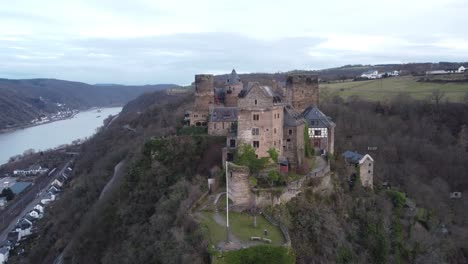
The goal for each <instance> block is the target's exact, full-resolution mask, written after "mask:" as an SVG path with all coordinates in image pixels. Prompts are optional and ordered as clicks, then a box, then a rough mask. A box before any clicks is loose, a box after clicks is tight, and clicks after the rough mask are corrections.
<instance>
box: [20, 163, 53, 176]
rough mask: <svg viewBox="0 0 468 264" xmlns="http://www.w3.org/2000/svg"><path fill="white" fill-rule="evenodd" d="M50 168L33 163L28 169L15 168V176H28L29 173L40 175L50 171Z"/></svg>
mask: <svg viewBox="0 0 468 264" xmlns="http://www.w3.org/2000/svg"><path fill="white" fill-rule="evenodd" d="M48 171H49V169H47V168H42V167H41V166H40V165H33V166H31V167H30V168H29V169H27V170H14V171H13V175H15V176H27V175H38V174H43V173H46V172H48Z"/></svg>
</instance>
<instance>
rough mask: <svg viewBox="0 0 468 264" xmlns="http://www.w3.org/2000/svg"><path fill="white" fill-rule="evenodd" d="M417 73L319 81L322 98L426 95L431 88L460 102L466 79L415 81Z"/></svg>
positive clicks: (466, 88)
mask: <svg viewBox="0 0 468 264" xmlns="http://www.w3.org/2000/svg"><path fill="white" fill-rule="evenodd" d="M419 79H420V77H413V76H401V77H392V78H385V79H378V80H369V81H355V82H351V81H348V82H335V83H321V84H320V95H321V97H322V98H325V97H329V96H335V95H337V96H340V97H342V98H344V99H346V98H349V97H354V98H361V99H363V100H368V101H388V100H391V99H393V98H395V97H396V96H398V95H399V94H401V93H404V94H406V95H408V96H410V97H411V98H413V99H419V100H422V99H428V98H430V97H431V95H432V92H433V91H435V90H439V91H442V92H444V93H445V98H444V99H447V100H449V101H452V102H461V101H463V100H464V98H465V95H466V94H468V82H465V83H433V82H418V80H419Z"/></svg>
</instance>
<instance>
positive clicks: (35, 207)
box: [34, 203, 45, 214]
mask: <svg viewBox="0 0 468 264" xmlns="http://www.w3.org/2000/svg"><path fill="white" fill-rule="evenodd" d="M34 209H35V210H38V211H39V212H40V213H41V214H43V213H44V209H45V205H44V204H42V203H38V204H36V206H34Z"/></svg>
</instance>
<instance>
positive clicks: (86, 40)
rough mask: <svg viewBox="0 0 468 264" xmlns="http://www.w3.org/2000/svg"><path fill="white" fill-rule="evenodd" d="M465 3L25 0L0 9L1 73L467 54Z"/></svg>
mask: <svg viewBox="0 0 468 264" xmlns="http://www.w3.org/2000/svg"><path fill="white" fill-rule="evenodd" d="M466 12H468V3H465V2H463V1H455V0H446V1H436V0H413V1H407V0H394V1H393V2H391V3H390V2H382V3H381V2H376V1H374V0H356V1H340V0H328V1H318V2H317V1H305V0H302V1H301V0H291V1H288V2H287V3H282V4H281V5H280V4H276V3H275V1H273V2H272V1H267V0H258V1H250V0H238V1H221V0H199V1H184V0H172V1H167V0H135V1H131V2H129V1H126V0H100V1H94V0H69V1H62V0H44V1H33V0H21V1H13V2H12V3H9V4H8V5H4V6H2V10H1V11H0V60H1V61H2V64H0V75H1V76H0V77H6V78H17V77H18V76H21V77H22V78H30V77H53V78H61V79H69V80H78V81H84V82H88V83H125V84H131V83H134V84H146V83H158V82H159V83H161V82H171V83H179V84H188V83H190V82H191V81H192V80H193V75H194V74H195V73H202V72H211V73H221V72H229V71H230V70H231V69H232V68H233V67H234V68H236V69H237V70H239V71H240V72H276V71H287V70H293V69H321V68H326V67H335V66H341V65H344V64H357V63H363V64H375V63H388V62H420V61H424V62H426V61H454V60H455V61H461V60H464V61H467V60H468V32H467V30H465V29H464V28H465V27H464V25H467V24H468V17H467V16H466Z"/></svg>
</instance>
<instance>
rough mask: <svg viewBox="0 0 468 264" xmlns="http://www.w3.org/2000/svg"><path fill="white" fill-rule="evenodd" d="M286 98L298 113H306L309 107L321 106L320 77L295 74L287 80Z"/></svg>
mask: <svg viewBox="0 0 468 264" xmlns="http://www.w3.org/2000/svg"><path fill="white" fill-rule="evenodd" d="M286 96H287V100H288V102H289V103H290V104H291V105H292V107H293V108H294V109H295V110H296V111H300V112H302V111H304V110H305V109H306V108H307V107H309V106H318V104H319V85H318V76H317V75H312V74H293V75H289V76H288V77H287V79H286Z"/></svg>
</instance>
